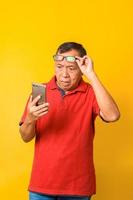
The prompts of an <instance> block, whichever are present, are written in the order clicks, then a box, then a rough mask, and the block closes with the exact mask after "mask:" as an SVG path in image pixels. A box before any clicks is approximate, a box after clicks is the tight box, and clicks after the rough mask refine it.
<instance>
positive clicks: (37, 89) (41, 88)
mask: <svg viewBox="0 0 133 200" xmlns="http://www.w3.org/2000/svg"><path fill="white" fill-rule="evenodd" d="M39 95H40V99H39V100H38V102H37V104H36V105H37V106H38V105H41V104H43V103H45V102H46V85H43V84H40V83H32V100H33V99H35V98H36V97H37V96H39Z"/></svg>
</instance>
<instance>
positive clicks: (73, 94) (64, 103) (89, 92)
mask: <svg viewBox="0 0 133 200" xmlns="http://www.w3.org/2000/svg"><path fill="white" fill-rule="evenodd" d="M46 95H47V102H49V104H50V106H49V112H48V113H47V114H46V115H44V116H42V117H41V118H39V119H38V120H37V122H36V139H35V154H34V160H33V168H32V173H31V179H30V185H29V190H30V191H34V192H39V193H44V194H54V195H55V194H57V195H80V196H86V195H87V196H89V195H92V194H95V192H96V189H95V187H96V186H95V170H94V164H93V138H94V120H95V117H96V116H97V115H98V114H99V111H100V110H99V107H98V104H97V102H96V98H95V95H94V91H93V89H92V86H91V85H90V84H88V83H86V82H84V81H83V80H81V82H80V84H79V86H78V87H77V88H76V89H74V90H73V91H70V92H68V93H67V94H66V95H64V96H62V95H61V93H60V91H59V89H58V87H57V85H56V81H55V77H54V78H53V79H52V80H51V81H50V82H48V83H47V90H46ZM26 107H27V106H26ZM26 110H27V108H26V109H25V111H24V114H23V116H22V120H21V121H22V122H24V120H25V117H26Z"/></svg>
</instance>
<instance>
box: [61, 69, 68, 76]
mask: <svg viewBox="0 0 133 200" xmlns="http://www.w3.org/2000/svg"><path fill="white" fill-rule="evenodd" d="M62 76H63V77H65V78H66V77H69V73H68V69H67V67H64V69H63V72H62Z"/></svg>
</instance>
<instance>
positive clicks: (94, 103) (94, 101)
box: [92, 88, 100, 119]
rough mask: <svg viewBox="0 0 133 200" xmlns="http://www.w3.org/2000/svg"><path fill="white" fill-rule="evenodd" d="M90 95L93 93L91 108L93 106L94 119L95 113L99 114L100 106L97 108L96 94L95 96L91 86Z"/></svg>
mask: <svg viewBox="0 0 133 200" xmlns="http://www.w3.org/2000/svg"><path fill="white" fill-rule="evenodd" d="M92 95H93V105H92V108H93V116H94V119H95V118H96V117H97V115H99V116H100V108H99V105H98V103H97V99H96V96H95V93H94V90H93V88H92Z"/></svg>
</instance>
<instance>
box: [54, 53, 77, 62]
mask: <svg viewBox="0 0 133 200" xmlns="http://www.w3.org/2000/svg"><path fill="white" fill-rule="evenodd" d="M56 56H62V60H64V59H65V60H66V61H67V62H75V61H76V59H77V58H75V56H63V55H58V54H55V55H53V59H54V61H62V60H56V59H55V57H56ZM68 57H72V58H74V60H73V61H69V60H67V58H68Z"/></svg>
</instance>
